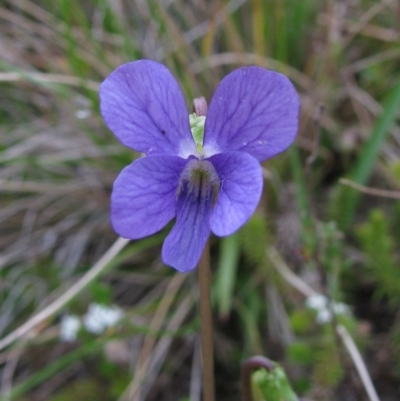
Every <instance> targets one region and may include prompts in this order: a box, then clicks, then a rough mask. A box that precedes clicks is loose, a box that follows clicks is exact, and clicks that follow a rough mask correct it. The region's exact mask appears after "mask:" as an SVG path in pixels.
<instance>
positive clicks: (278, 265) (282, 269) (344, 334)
mask: <svg viewBox="0 0 400 401" xmlns="http://www.w3.org/2000/svg"><path fill="white" fill-rule="evenodd" d="M267 256H268V257H269V259H270V260H271V261H272V264H273V265H274V267H275V269H276V270H277V271H278V273H279V274H280V275H281V276H282V277H283V278H284V279H285V280H286V281H287V282H288V283H289V284H290V285H291V286H293V287H294V288H296V289H297V290H298V291H299V292H301V293H302V294H303V295H304V296H305V297H307V298H308V297H310V296H313V295H320V296H322V294H319V293H318V292H317V291H315V290H313V289H312V288H311V287H310V286H309V285H308V284H307V283H305V282H304V281H303V280H302V279H301V278H300V277H298V276H297V275H296V274H294V273H293V272H292V271H291V270H290V269H289V267H288V266H287V265H286V263H285V262H284V261H283V259H282V258H281V257H280V255H279V253H278V251H277V250H276V249H275V248H274V247H270V248H269V249H268V251H267ZM336 331H337V333H338V334H339V336H340V338H341V340H342V341H343V344H344V346H345V348H346V350H347V352H348V353H349V355H350V358H351V359H352V361H353V363H354V365H355V367H356V369H357V372H358V374H359V376H360V379H361V381H362V383H363V385H364V388H365V391H366V393H367V394H368V397H369V399H370V401H379V397H378V395H377V393H376V390H375V387H374V385H373V383H372V380H371V377H370V375H369V373H368V370H367V368H366V366H365V363H364V361H363V359H362V356H361V354H360V351H359V350H358V349H357V346H356V345H355V343H354V341H353V339H352V338H351V336H350V334H349V332H348V331H347V330H346V328H345V327H343V326H342V325H341V324H338V325H337V326H336Z"/></svg>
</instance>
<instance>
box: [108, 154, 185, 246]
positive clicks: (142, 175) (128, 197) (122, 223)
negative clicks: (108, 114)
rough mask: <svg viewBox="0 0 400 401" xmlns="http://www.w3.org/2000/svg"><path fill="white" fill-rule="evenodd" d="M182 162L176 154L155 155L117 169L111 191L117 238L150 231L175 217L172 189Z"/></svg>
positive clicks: (176, 185)
mask: <svg viewBox="0 0 400 401" xmlns="http://www.w3.org/2000/svg"><path fill="white" fill-rule="evenodd" d="M185 164H186V160H184V159H182V158H180V157H177V156H165V155H155V156H148V157H143V158H141V159H138V160H136V161H134V162H133V163H132V164H131V165H129V166H128V167H126V168H124V169H123V170H122V171H121V173H120V175H119V176H118V177H117V179H116V180H115V182H114V187H113V191H112V194H111V223H112V225H113V227H114V230H115V231H116V232H117V233H118V234H119V235H120V236H121V237H124V238H131V239H137V238H142V237H145V236H147V235H151V234H154V233H155V232H157V231H159V230H161V229H162V228H163V227H164V226H165V225H166V224H167V223H168V222H169V221H170V220H172V219H173V218H174V217H175V201H176V191H177V188H178V182H179V176H180V174H181V172H182V170H183V168H184V166H185Z"/></svg>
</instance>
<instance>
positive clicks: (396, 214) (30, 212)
mask: <svg viewBox="0 0 400 401" xmlns="http://www.w3.org/2000/svg"><path fill="white" fill-rule="evenodd" d="M399 20H400V3H399V2H398V1H396V0H394V1H390V0H381V1H376V0H341V1H339V0H338V1H334V0H321V1H313V0H302V1H295V0H268V1H264V0H247V1H246V0H229V1H228V0H218V1H207V0H191V1H184V0H159V1H158V0H148V1H146V0H88V1H79V0H59V1H53V0H1V1H0V130H1V135H0V164H1V170H0V193H1V198H0V230H1V237H0V250H1V255H0V299H1V300H0V338H8V339H10V341H9V342H8V343H7V346H4V347H3V349H2V350H1V351H0V373H1V377H0V388H1V393H0V396H1V397H2V398H1V399H2V400H19V401H23V400H37V401H42V400H50V401H70V400H81V399H82V400H83V399H84V400H85V401H92V400H93V401H94V400H96V401H97V400H102V401H107V400H110V401H111V400H119V401H125V400H135V401H141V400H147V401H152V400H158V401H164V400H173V401H175V400H181V401H183V400H189V399H190V400H191V401H197V400H199V399H200V398H199V392H200V356H199V339H198V334H197V332H198V327H199V320H198V315H197V309H196V308H197V307H196V301H197V296H198V294H197V281H196V274H195V272H194V273H191V274H186V275H180V274H177V273H175V271H174V270H172V269H171V268H167V267H165V266H163V265H162V262H161V260H160V247H161V244H162V241H163V238H164V237H165V235H166V233H167V232H168V230H164V231H163V232H162V233H161V234H160V235H156V236H154V237H151V238H147V239H143V240H141V241H137V242H135V243H131V244H129V245H127V246H126V247H125V248H124V250H123V251H122V252H121V253H120V254H119V255H118V257H114V258H112V260H111V262H110V263H105V264H104V266H103V267H107V268H106V269H103V268H102V269H101V274H98V277H97V278H93V279H91V280H88V281H87V283H86V284H85V286H84V287H83V288H82V291H80V292H79V294H78V295H76V296H74V297H73V299H72V301H70V302H68V303H67V305H65V306H64V305H62V307H61V308H58V309H55V310H54V311H53V313H51V314H49V315H48V316H47V317H46V319H44V320H43V319H42V321H41V322H40V324H38V325H34V328H33V329H32V330H29V332H28V334H27V335H18V333H16V332H15V330H16V329H17V328H18V327H20V326H21V325H22V324H24V322H27V321H29V319H30V318H32V317H34V316H36V315H37V313H38V312H39V311H41V310H43V309H44V308H45V307H46V306H47V305H49V304H51V303H52V302H54V301H57V300H59V299H60V297H61V296H62V294H64V293H65V292H66V291H67V290H68V289H71V288H74V286H76V283H77V280H78V279H80V278H81V277H82V276H83V275H84V274H85V273H86V272H87V271H88V270H89V269H91V268H92V266H93V265H94V264H95V262H96V261H98V260H99V259H100V257H101V256H102V255H103V254H104V253H105V252H106V251H107V249H109V247H110V246H111V245H112V244H113V242H114V241H115V240H116V235H115V234H114V232H113V231H112V229H111V227H110V223H109V196H110V191H111V187H112V183H113V180H114V179H115V177H116V176H117V174H118V172H119V171H120V170H121V169H122V167H124V166H125V165H126V164H128V163H130V162H131V161H132V160H133V159H134V158H135V157H137V156H138V155H136V154H134V152H132V151H131V150H129V149H126V148H124V147H123V146H122V145H121V144H120V143H119V142H118V141H117V140H116V138H115V137H114V136H113V135H112V134H111V133H110V132H109V131H108V130H107V129H106V127H105V125H104V123H103V121H102V119H101V116H100V114H99V100H98V94H97V89H98V85H99V83H100V82H101V81H102V80H103V79H104V78H105V77H106V76H107V75H108V74H109V73H110V72H111V71H112V70H113V69H114V68H115V67H117V66H118V65H120V64H122V63H124V62H127V61H131V60H136V59H141V58H148V59H153V60H157V61H160V62H162V63H164V64H166V65H167V66H168V67H169V68H170V70H171V71H172V73H173V74H174V75H175V77H176V78H177V80H178V81H179V83H180V85H181V87H182V89H183V91H184V94H185V96H186V99H187V103H188V105H190V104H191V100H192V99H193V98H194V97H196V96H200V95H204V96H206V98H207V99H210V97H211V96H212V93H213V91H214V89H215V88H216V86H217V85H218V82H219V81H220V80H221V78H222V77H224V76H225V75H226V74H227V73H229V72H230V71H232V70H233V69H235V68H237V67H239V66H243V65H254V64H256V65H260V66H263V67H265V68H268V69H273V70H277V71H280V72H282V73H284V74H286V75H287V76H288V77H289V78H290V79H291V80H292V82H293V83H294V84H295V86H296V87H297V89H298V92H299V94H300V96H301V102H302V113H301V123H300V130H299V135H298V138H297V141H296V145H295V146H293V147H292V148H291V149H290V150H289V151H287V152H286V153H284V154H282V155H280V156H278V157H276V158H275V159H273V160H269V161H267V162H266V163H265V164H264V176H265V191H264V195H263V199H262V202H261V203H260V206H259V209H258V210H257V213H256V214H255V215H254V217H253V218H252V219H251V221H250V222H249V223H248V224H247V225H246V226H245V227H243V229H241V230H240V231H239V232H238V233H237V234H235V235H233V236H232V237H229V238H224V239H219V238H212V240H211V246H212V267H213V304H214V312H215V314H214V317H215V324H216V327H215V346H216V374H217V399H218V400H219V401H223V400H230V401H235V400H239V399H240V384H239V374H240V364H241V362H242V361H243V360H244V359H246V358H247V357H249V356H251V355H254V354H263V355H266V356H268V357H270V358H273V359H275V360H277V361H279V362H280V363H281V364H282V365H283V366H284V367H285V370H286V372H287V374H288V376H289V378H290V380H291V382H292V384H293V387H294V389H295V391H296V392H297V393H298V394H299V395H300V396H301V397H303V398H304V399H310V400H365V399H367V398H366V395H365V389H364V386H363V385H362V383H361V381H360V379H359V376H358V374H357V371H356V369H355V367H354V363H353V359H352V358H350V357H349V354H348V352H347V351H346V348H345V347H344V345H343V342H342V341H341V338H340V335H339V334H338V330H337V328H338V327H339V326H340V327H345V328H346V330H347V332H348V333H350V335H351V336H352V338H353V339H354V341H355V342H356V344H357V346H358V348H359V350H360V352H361V353H362V354H363V357H364V359H365V362H366V366H367V368H368V370H369V372H370V374H371V377H372V379H373V382H374V384H375V386H376V389H377V392H378V394H379V396H380V399H381V400H382V401H391V400H398V399H400V387H399V386H400V313H399V301H400V274H399V273H400V269H399V256H400V255H399V246H398V238H399V234H400V230H399V227H400V206H399V202H398V200H399V198H400V193H399V191H400V159H399V155H400V128H399V124H398V123H399V109H400V74H399V71H400V46H399V45H400V30H399ZM343 178H346V179H347V180H350V184H351V183H356V184H358V185H359V186H358V187H357V188H354V185H353V184H351V185H353V187H350V186H349V181H343ZM365 186H368V187H371V188H373V189H372V190H371V188H369V189H368V188H366V187H365ZM374 189H378V190H377V191H376V190H374ZM383 190H384V191H383ZM365 191H367V192H368V191H369V192H372V194H371V193H365ZM89 271H92V270H89ZM99 273H100V271H99ZM317 293H318V294H323V295H324V296H325V297H326V299H327V300H328V301H327V306H326V307H325V309H324V308H322V309H321V307H320V309H319V310H317V309H316V307H315V305H314V307H313V301H312V300H314V301H315V299H316V298H315V294H317ZM312 295H314V298H312ZM93 303H97V304H101V305H104V306H107V307H115V306H118V308H119V310H120V311H122V313H123V316H124V317H123V319H122V321H121V322H120V323H119V324H116V325H112V327H108V328H107V329H106V330H105V331H104V332H102V333H101V334H100V335H94V334H92V333H90V332H89V331H88V330H86V329H85V328H84V327H82V328H81V329H80V330H79V333H78V337H77V338H76V339H75V340H73V341H65V339H64V340H63V339H62V338H60V334H59V329H60V326H61V324H62V322H63V319H65V318H66V317H67V316H70V315H75V316H77V317H78V318H82V317H84V316H85V315H86V314H87V311H88V308H89V307H90V305H91V304H93ZM341 303H342V304H343V303H344V304H346V305H347V306H348V307H347V308H346V307H344V306H343V305H342V307H335V304H336V306H337V305H340V304H341ZM307 305H308V306H307ZM329 311H331V312H332V311H336V314H333V315H334V316H333V318H331V319H330V318H329ZM321 313H322V315H323V314H324V313H325V317H324V316H322V315H321ZM327 313H328V314H327ZM7 335H8V337H6V336H7ZM10 336H11V337H10Z"/></svg>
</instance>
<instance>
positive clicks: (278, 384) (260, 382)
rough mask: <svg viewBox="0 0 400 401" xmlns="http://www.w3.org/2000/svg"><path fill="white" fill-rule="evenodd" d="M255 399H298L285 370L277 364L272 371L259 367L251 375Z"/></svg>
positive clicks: (287, 400)
mask: <svg viewBox="0 0 400 401" xmlns="http://www.w3.org/2000/svg"><path fill="white" fill-rule="evenodd" d="M251 384H252V391H253V399H254V401H298V397H297V395H296V394H295V393H294V392H293V390H292V388H291V386H290V383H289V380H288V378H287V377H286V374H285V372H284V370H283V369H282V368H281V367H280V366H279V365H278V364H275V368H274V369H273V370H271V371H267V370H265V369H258V370H256V371H255V372H254V373H253V374H252V375H251Z"/></svg>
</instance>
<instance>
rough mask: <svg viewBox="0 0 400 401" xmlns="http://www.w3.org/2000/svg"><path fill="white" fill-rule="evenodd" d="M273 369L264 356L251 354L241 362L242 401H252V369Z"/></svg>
mask: <svg viewBox="0 0 400 401" xmlns="http://www.w3.org/2000/svg"><path fill="white" fill-rule="evenodd" d="M257 368H264V369H265V370H268V371H269V370H273V369H274V365H273V363H272V362H271V361H270V360H269V359H268V358H266V357H265V356H260V355H257V356H252V357H251V358H249V359H247V360H246V361H244V362H243V364H242V401H253V396H252V392H251V373H252V372H253V370H254V369H257Z"/></svg>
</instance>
